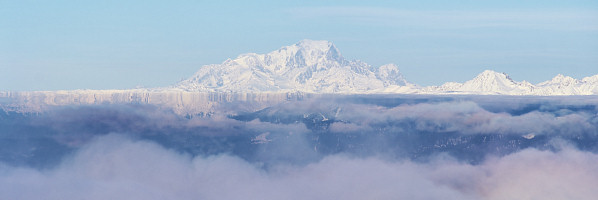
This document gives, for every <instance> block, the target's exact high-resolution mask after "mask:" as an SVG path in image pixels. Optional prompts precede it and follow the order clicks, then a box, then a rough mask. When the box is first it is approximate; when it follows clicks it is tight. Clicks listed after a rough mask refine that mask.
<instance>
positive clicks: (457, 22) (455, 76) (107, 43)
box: [0, 0, 598, 90]
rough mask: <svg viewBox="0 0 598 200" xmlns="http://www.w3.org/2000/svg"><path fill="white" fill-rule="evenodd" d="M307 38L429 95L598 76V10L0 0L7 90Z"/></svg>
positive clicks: (110, 80) (133, 78) (173, 68)
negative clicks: (397, 75)
mask: <svg viewBox="0 0 598 200" xmlns="http://www.w3.org/2000/svg"><path fill="white" fill-rule="evenodd" d="M301 39H316V40H329V41H332V42H334V43H335V45H336V46H337V47H338V48H339V49H340V50H341V53H342V54H343V55H344V56H345V57H346V58H348V59H359V60H362V61H365V62H367V63H369V64H371V65H374V66H379V65H382V64H386V63H395V64H397V65H398V66H399V68H400V69H401V70H402V72H403V74H404V75H405V76H406V78H407V79H408V80H409V81H411V82H414V83H416V84H419V85H424V86H426V85H438V84H441V83H443V82H446V81H457V82H463V81H466V80H468V79H471V78H473V77H474V76H475V75H476V74H478V73H480V72H482V71H483V70H485V69H493V70H495V71H500V72H506V73H508V74H509V75H511V77H512V78H513V79H515V80H517V81H521V80H527V81H530V82H532V83H537V82H540V81H544V80H547V79H550V78H552V77H553V76H555V75H557V74H559V73H560V74H565V75H569V76H572V77H574V78H582V77H585V76H590V75H594V74H598V1H590V0H585V1H584V0H570V1H551V0H547V1H539V0H538V1H534V0H532V1H511V0H507V1H494V2H489V1H440V0H438V1H377V2H367V1H239V2H231V1H228V2H225V1H213V2H212V1H85V0H84V1H27V0H18V1H7V0H0V90H59V89H125V88H134V87H136V86H145V87H157V86H167V85H171V84H174V83H176V82H178V81H179V80H181V79H182V78H187V77H189V76H191V75H192V74H193V73H194V72H195V71H197V70H198V69H199V68H200V67H201V66H203V65H206V64H214V63H221V62H222V61H224V60H226V59H227V58H234V57H236V56H237V55H239V54H241V53H247V52H256V53H267V52H269V51H273V50H276V49H278V48H279V47H281V46H286V45H291V44H294V43H296V42H298V41H299V40H301Z"/></svg>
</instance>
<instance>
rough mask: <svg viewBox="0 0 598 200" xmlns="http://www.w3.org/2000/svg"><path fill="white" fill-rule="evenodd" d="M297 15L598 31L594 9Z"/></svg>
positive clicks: (345, 10) (297, 13) (348, 10)
mask: <svg viewBox="0 0 598 200" xmlns="http://www.w3.org/2000/svg"><path fill="white" fill-rule="evenodd" d="M288 13H290V14H291V15H292V16H293V17H295V18H299V19H301V18H303V19H318V18H326V19H327V20H337V21H341V22H345V23H359V24H377V25H384V26H407V27H421V28H430V29H464V28H517V29H549V30H567V31H596V30H598V25H597V24H596V23H594V22H596V21H598V13H596V12H591V11H542V10H525V11H474V10H462V11H458V10H452V11H446V10H402V9H395V8H383V7H342V6H329V7H301V8H293V9H290V10H288Z"/></svg>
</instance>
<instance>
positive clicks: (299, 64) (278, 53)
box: [174, 40, 415, 93]
mask: <svg viewBox="0 0 598 200" xmlns="http://www.w3.org/2000/svg"><path fill="white" fill-rule="evenodd" d="M389 86H393V87H415V85H414V84H412V83H409V82H408V81H407V80H405V78H404V77H403V75H402V74H401V73H400V71H399V68H398V67H397V66H396V65H394V64H387V65H383V66H381V67H377V68H376V67H372V66H370V65H368V64H367V63H364V62H361V61H358V60H346V59H345V58H344V57H343V56H342V55H341V53H340V51H339V50H338V49H337V48H336V46H334V44H332V42H329V41H315V40H302V41H300V42H298V43H296V44H294V45H291V46H285V47H281V48H280V49H278V50H275V51H272V52H269V53H266V54H256V53H249V54H241V55H239V56H238V57H237V58H235V59H228V60H226V61H225V62H223V63H221V64H213V65H206V66H203V67H202V68H200V69H199V71H198V72H196V73H195V74H194V75H193V76H192V77H191V78H189V79H186V80H183V81H181V82H179V83H178V84H177V85H175V86H174V87H175V88H178V89H181V90H185V91H204V92H271V91H281V92H294V91H299V92H309V93H364V92H368V91H372V90H384V89H386V88H388V87H389Z"/></svg>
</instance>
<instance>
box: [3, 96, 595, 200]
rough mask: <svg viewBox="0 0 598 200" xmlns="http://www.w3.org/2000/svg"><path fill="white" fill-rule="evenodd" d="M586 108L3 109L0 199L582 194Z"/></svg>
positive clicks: (591, 171)
mask: <svg viewBox="0 0 598 200" xmlns="http://www.w3.org/2000/svg"><path fill="white" fill-rule="evenodd" d="M597 105H598V102H597V101H596V100H595V99H592V98H589V97H588V98H579V97H576V98H571V97H558V98H557V97H555V98H532V97H517V98H514V97H492V98H490V97H471V96H463V97H451V98H447V97H409V96H407V97H405V96H403V97H399V98H397V97H387V96H329V97H320V98H312V99H307V100H302V101H288V102H283V103H280V104H275V105H271V106H269V107H266V108H264V109H258V110H253V111H252V110H236V109H237V108H238V106H230V107H226V106H223V107H222V108H220V110H219V112H217V113H214V114H213V115H210V116H208V117H205V116H193V115H187V116H182V115H179V114H176V113H175V112H173V111H172V110H169V109H165V108H161V107H157V106H152V105H132V104H124V105H114V104H112V105H111V104H105V105H87V106H62V107H56V108H54V109H51V110H48V111H46V112H43V113H19V112H14V111H4V112H0V119H1V120H0V131H1V133H2V134H1V135H0V142H1V143H2V144H1V145H2V146H3V148H1V149H0V198H1V199H39V198H43V199H333V198H334V199H337V198H341V199H440V198H442V199H592V198H594V197H595V196H596V195H598V193H597V192H595V190H594V188H595V187H596V186H598V155H597V152H598V145H597V144H598V114H597V113H598V108H597V107H596V106H597ZM25 191H27V192H25Z"/></svg>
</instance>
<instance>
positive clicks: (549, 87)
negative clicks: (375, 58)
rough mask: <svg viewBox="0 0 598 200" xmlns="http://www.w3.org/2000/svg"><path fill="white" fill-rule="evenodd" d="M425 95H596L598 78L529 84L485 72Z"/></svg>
mask: <svg viewBox="0 0 598 200" xmlns="http://www.w3.org/2000/svg"><path fill="white" fill-rule="evenodd" d="M418 93H427V94H486V95H487V94H498V95H541V96H553V95H597V94H598V75H595V76H591V77H586V78H583V79H582V80H577V79H574V78H572V77H569V76H564V75H561V74H559V75H557V76H555V77H554V78H553V79H552V80H549V81H545V82H542V83H539V84H537V85H534V84H531V83H529V82H527V81H521V82H517V81H514V80H513V79H511V78H510V77H509V75H507V74H506V73H499V72H495V71H492V70H486V71H484V72H482V73H480V74H479V75H478V76H476V77H475V78H474V79H472V80H469V81H466V82H465V83H455V82H448V83H445V84H443V85H441V86H431V87H426V88H422V89H421V90H419V91H418Z"/></svg>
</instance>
